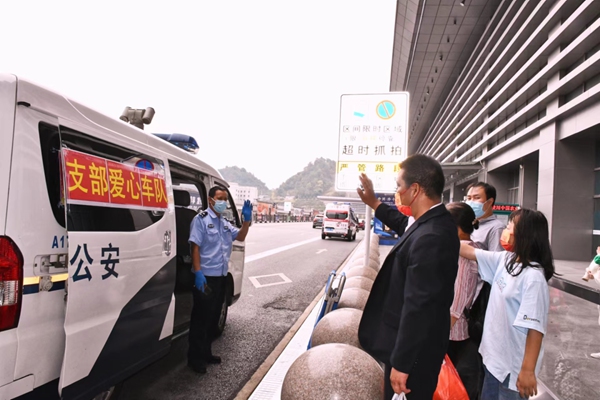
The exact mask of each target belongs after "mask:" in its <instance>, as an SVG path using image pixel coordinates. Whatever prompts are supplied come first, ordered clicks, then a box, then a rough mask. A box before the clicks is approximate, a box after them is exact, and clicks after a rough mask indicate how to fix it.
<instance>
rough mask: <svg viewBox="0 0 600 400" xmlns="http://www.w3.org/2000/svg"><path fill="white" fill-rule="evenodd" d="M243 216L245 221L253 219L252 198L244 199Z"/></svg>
mask: <svg viewBox="0 0 600 400" xmlns="http://www.w3.org/2000/svg"><path fill="white" fill-rule="evenodd" d="M242 217H243V221H244V222H250V221H252V203H250V200H246V201H244V206H243V207H242Z"/></svg>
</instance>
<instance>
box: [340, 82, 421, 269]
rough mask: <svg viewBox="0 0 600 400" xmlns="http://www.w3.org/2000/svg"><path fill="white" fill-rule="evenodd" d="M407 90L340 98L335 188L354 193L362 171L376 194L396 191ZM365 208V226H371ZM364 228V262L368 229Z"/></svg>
mask: <svg viewBox="0 0 600 400" xmlns="http://www.w3.org/2000/svg"><path fill="white" fill-rule="evenodd" d="M408 101H409V96H408V92H391V93H382V94H345V95H342V96H341V99H340V126H339V141H338V159H337V165H336V173H335V190H336V191H338V192H354V191H356V188H357V187H358V186H359V184H360V181H359V179H358V177H359V175H360V174H361V173H362V172H364V173H365V174H367V175H368V176H369V178H370V179H371V181H373V189H374V190H375V192H377V193H395V192H396V175H397V173H398V169H399V166H398V165H399V163H400V162H401V161H402V160H404V159H405V158H406V156H407V154H406V153H407V150H408V104H409V103H408ZM370 211H371V210H370V208H369V207H367V212H366V219H367V220H366V221H365V226H368V227H370V226H371V212H370ZM365 231H366V241H367V244H366V246H367V247H366V249H365V250H366V251H365V265H367V264H368V261H369V247H370V242H371V240H370V232H371V231H370V229H369V230H365Z"/></svg>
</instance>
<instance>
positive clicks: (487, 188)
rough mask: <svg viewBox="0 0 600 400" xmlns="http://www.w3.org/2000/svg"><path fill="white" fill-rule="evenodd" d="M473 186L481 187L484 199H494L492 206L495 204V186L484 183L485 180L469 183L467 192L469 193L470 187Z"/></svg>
mask: <svg viewBox="0 0 600 400" xmlns="http://www.w3.org/2000/svg"><path fill="white" fill-rule="evenodd" d="M474 187H477V188H482V189H483V191H484V192H485V201H488V200H489V199H494V201H493V202H492V206H493V205H494V204H496V188H495V187H493V186H492V185H490V184H489V183H485V182H476V183H471V184H470V185H469V186H467V193H469V190H471V188H474Z"/></svg>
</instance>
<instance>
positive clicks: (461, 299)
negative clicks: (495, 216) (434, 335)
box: [446, 202, 483, 400]
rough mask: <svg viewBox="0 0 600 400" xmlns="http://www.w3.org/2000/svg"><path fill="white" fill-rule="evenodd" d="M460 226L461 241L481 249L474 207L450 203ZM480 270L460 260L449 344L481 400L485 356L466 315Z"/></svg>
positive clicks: (470, 391)
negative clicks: (474, 237)
mask: <svg viewBox="0 0 600 400" xmlns="http://www.w3.org/2000/svg"><path fill="white" fill-rule="evenodd" d="M446 209H447V210H448V211H449V212H450V215H451V216H452V219H453V220H454V222H455V223H456V226H457V229H458V237H459V239H460V243H461V244H463V243H464V244H467V245H469V246H472V247H474V248H478V247H479V246H477V244H475V243H474V242H473V241H472V240H471V234H472V233H473V231H474V230H475V229H477V228H478V227H479V221H478V220H477V218H476V217H475V212H473V209H472V208H471V207H470V206H469V205H468V204H465V203H458V202H456V203H450V204H447V205H446ZM478 281H479V272H478V271H477V263H476V262H475V261H473V260H468V259H466V258H464V257H459V259H458V274H457V275H456V282H455V283H454V301H453V302H452V306H451V307H450V324H451V325H450V326H451V329H450V343H449V344H448V357H450V360H452V363H453V364H454V366H455V367H456V371H457V372H458V375H459V376H460V379H461V380H462V382H463V385H464V386H465V389H466V390H467V393H468V395H469V399H472V400H475V399H477V396H478V392H479V381H480V377H481V372H480V371H483V367H482V366H481V356H480V355H479V353H478V352H477V347H478V345H477V343H476V342H475V341H472V340H471V338H470V337H469V326H468V323H467V319H466V317H465V309H468V308H470V307H471V304H473V299H474V298H475V292H476V291H477V283H478Z"/></svg>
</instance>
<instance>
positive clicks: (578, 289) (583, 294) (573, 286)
mask: <svg viewBox="0 0 600 400" xmlns="http://www.w3.org/2000/svg"><path fill="white" fill-rule="evenodd" d="M548 285H550V286H552V287H553V288H556V289H558V290H562V291H563V292H565V293H569V294H572V295H573V296H576V297H579V298H580V299H583V300H586V301H589V302H591V303H594V304H598V305H600V290H597V289H592V288H590V287H588V286H585V285H582V284H580V283H577V282H573V281H570V280H567V279H563V278H560V277H554V278H552V279H550V281H548Z"/></svg>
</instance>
